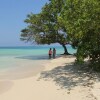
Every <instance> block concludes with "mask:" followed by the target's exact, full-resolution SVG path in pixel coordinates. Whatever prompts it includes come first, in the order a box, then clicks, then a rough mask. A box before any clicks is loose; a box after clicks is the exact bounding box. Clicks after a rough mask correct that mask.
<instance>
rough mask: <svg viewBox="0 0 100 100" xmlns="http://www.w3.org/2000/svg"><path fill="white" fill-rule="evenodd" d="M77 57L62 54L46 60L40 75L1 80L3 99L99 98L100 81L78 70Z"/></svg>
mask: <svg viewBox="0 0 100 100" xmlns="http://www.w3.org/2000/svg"><path fill="white" fill-rule="evenodd" d="M74 60H75V58H74V57H71V56H68V57H66V58H64V57H60V58H57V59H53V60H51V61H50V62H48V63H47V64H45V69H44V70H43V71H42V72H41V73H39V74H38V75H35V76H34V75H33V76H32V77H26V78H23V79H17V80H14V79H13V80H12V79H2V80H0V100H100V82H99V81H98V79H95V81H94V80H92V79H91V80H88V79H89V77H88V76H87V74H86V73H85V72H81V71H80V70H79V71H77V69H75V68H74V67H75V65H73V62H74ZM31 74H32V73H31ZM29 76H30V75H29ZM87 80H88V81H87ZM92 83H93V84H92Z"/></svg>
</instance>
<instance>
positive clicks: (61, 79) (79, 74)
mask: <svg viewBox="0 0 100 100" xmlns="http://www.w3.org/2000/svg"><path fill="white" fill-rule="evenodd" d="M98 75H99V74H98V73H96V72H92V73H91V72H90V70H89V69H88V68H87V67H86V66H83V67H80V66H76V65H74V64H73V63H70V64H66V66H58V67H56V68H54V69H52V70H50V71H43V72H42V73H41V75H40V78H39V79H44V80H45V81H49V80H53V81H54V82H55V84H56V85H59V86H60V88H61V89H63V88H65V89H68V90H71V89H73V88H74V87H76V86H88V87H92V85H93V84H94V81H95V80H98V81H100V76H98Z"/></svg>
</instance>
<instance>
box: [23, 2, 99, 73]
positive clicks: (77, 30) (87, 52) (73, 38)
mask: <svg viewBox="0 0 100 100" xmlns="http://www.w3.org/2000/svg"><path fill="white" fill-rule="evenodd" d="M25 22H26V23H27V25H28V26H27V27H26V28H25V29H23V30H22V31H21V32H22V33H21V40H24V41H31V42H36V43H37V44H51V43H59V44H61V45H62V46H63V47H64V50H65V52H64V53H65V54H69V53H68V51H67V49H66V46H65V45H66V44H71V45H72V47H74V48H77V53H76V62H77V63H81V64H82V63H83V62H84V59H85V58H87V57H88V58H89V64H90V66H91V68H92V69H95V70H97V71H99V70H100V0H49V2H48V3H46V4H45V5H44V7H43V8H42V10H41V12H40V13H38V14H33V13H31V14H29V15H28V16H27V19H26V20H25Z"/></svg>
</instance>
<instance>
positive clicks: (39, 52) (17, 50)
mask: <svg viewBox="0 0 100 100" xmlns="http://www.w3.org/2000/svg"><path fill="white" fill-rule="evenodd" d="M54 47H55V48H56V52H57V56H59V55H60V54H63V52H64V50H63V48H62V46H27V47H0V74H1V73H2V74H4V73H5V72H8V73H13V72H15V71H17V72H20V71H21V73H22V72H24V73H25V70H24V69H26V70H27V72H28V71H29V72H30V71H31V69H32V70H36V68H39V67H40V66H42V65H43V64H44V63H46V62H47V61H48V60H49V59H48V50H49V48H54ZM67 48H68V52H69V53H71V54H73V53H75V52H76V50H74V49H72V47H71V46H67ZM29 69H30V70H29Z"/></svg>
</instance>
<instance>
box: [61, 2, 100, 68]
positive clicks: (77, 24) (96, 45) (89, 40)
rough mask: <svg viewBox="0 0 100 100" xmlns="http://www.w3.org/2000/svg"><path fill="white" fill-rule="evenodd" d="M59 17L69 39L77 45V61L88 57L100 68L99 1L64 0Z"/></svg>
mask: <svg viewBox="0 0 100 100" xmlns="http://www.w3.org/2000/svg"><path fill="white" fill-rule="evenodd" d="M65 1H66V3H65V6H64V10H63V11H62V14H61V16H60V17H61V19H62V22H63V24H64V25H65V27H66V30H67V34H68V36H69V38H70V40H71V41H72V42H73V43H74V46H76V47H77V61H78V62H83V60H84V58H86V57H89V58H90V64H91V65H92V67H93V68H95V69H98V68H99V69H100V1H99V0H65Z"/></svg>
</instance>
